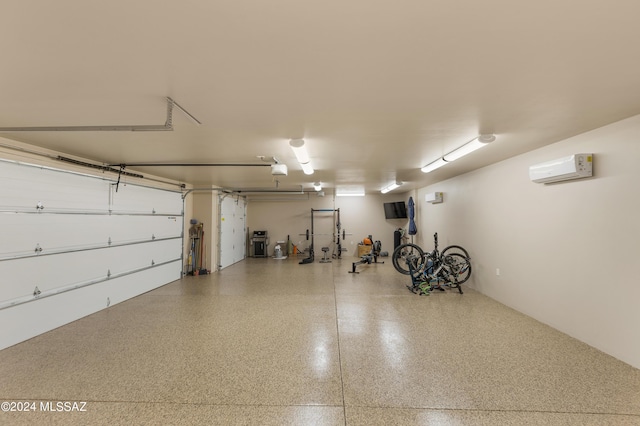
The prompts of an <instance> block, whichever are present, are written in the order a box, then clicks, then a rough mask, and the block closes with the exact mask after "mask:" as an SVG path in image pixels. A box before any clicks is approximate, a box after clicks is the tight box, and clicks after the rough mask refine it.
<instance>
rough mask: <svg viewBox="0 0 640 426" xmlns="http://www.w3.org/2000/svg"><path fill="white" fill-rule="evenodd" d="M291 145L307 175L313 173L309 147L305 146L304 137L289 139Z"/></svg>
mask: <svg viewBox="0 0 640 426" xmlns="http://www.w3.org/2000/svg"><path fill="white" fill-rule="evenodd" d="M289 146H290V147H291V149H292V150H293V153H294V154H295V156H296V159H297V160H298V163H300V166H301V167H302V171H303V172H304V174H306V175H312V174H313V166H311V162H310V161H311V160H310V159H309V153H308V152H307V148H306V147H305V146H304V139H291V140H290V141H289Z"/></svg>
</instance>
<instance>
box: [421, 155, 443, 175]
mask: <svg viewBox="0 0 640 426" xmlns="http://www.w3.org/2000/svg"><path fill="white" fill-rule="evenodd" d="M445 164H447V162H446V161H444V159H442V158H438V159H437V160H436V161H433V162H431V163H429V164H427V165H426V166H424V167H423V168H421V169H420V170H421V171H422V173H429V172H432V171H434V170H435V169H439V168H440V167H442V166H444V165H445Z"/></svg>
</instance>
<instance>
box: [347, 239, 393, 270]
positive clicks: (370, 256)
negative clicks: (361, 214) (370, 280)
mask: <svg viewBox="0 0 640 426" xmlns="http://www.w3.org/2000/svg"><path fill="white" fill-rule="evenodd" d="M367 239H368V240H370V241H373V237H372V236H371V235H369V237H368V238H365V240H367ZM381 249H382V243H380V241H375V242H373V244H372V245H371V251H370V252H369V253H367V254H364V255H362V256H360V260H359V261H357V262H353V263H352V264H351V270H350V271H349V273H350V274H359V273H360V272H358V271H356V267H357V266H358V265H364V264H365V263H366V264H367V265H371V264H372V263H384V262H378V256H380V250H381Z"/></svg>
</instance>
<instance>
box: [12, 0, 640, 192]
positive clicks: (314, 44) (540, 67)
mask: <svg viewBox="0 0 640 426" xmlns="http://www.w3.org/2000/svg"><path fill="white" fill-rule="evenodd" d="M639 16H640V2H639V1H637V0H617V1H615V2H603V1H600V0H538V1H532V2H519V1H513V0H483V1H477V0H466V1H465V0H460V1H451V0H415V1H414V0H398V1H394V2H390V1H379V0H347V1H345V0H342V1H337V0H323V1H300V0H270V1H259V0H254V1H241V0H238V1H214V0H188V1H185V0H183V1H158V0H153V1H152V0H137V1H130V0H127V1H124V0H110V1H104V2H102V1H86V0H58V1H55V2H48V1H40V2H35V1H24V0H4V1H3V2H2V14H1V16H0V52H2V53H1V58H2V63H1V66H0V127H15V126H83V125H96V126H99V125H141V124H156V125H162V124H164V122H165V118H166V115H165V114H166V97H171V98H173V99H174V100H175V101H176V102H178V103H179V104H180V105H181V106H183V107H184V108H185V109H186V110H188V111H189V112H190V113H191V114H193V115H194V116H195V117H196V118H197V119H198V120H200V121H201V122H202V125H200V126H196V125H195V124H193V123H192V122H191V121H189V120H188V119H187V118H186V116H185V115H183V114H182V113H180V112H179V111H177V110H174V113H173V125H174V130H173V131H171V132H53V131H49V132H10V133H2V134H0V136H4V137H7V138H10V139H15V140H19V141H24V142H28V143H32V144H34V145H38V146H43V147H47V148H50V149H54V150H58V151H62V152H65V153H68V154H71V155H77V156H81V157H85V158H89V159H92V160H95V161H98V162H103V163H113V164H120V163H125V164H126V163H137V162H210V163H259V162H260V160H259V159H258V158H256V157H257V156H259V155H264V156H267V157H271V156H275V157H277V158H278V159H279V160H280V162H282V163H285V164H286V165H287V166H288V168H289V174H288V176H286V177H281V178H279V181H280V183H279V186H280V187H281V188H283V187H286V188H289V187H293V186H295V185H304V187H305V189H311V183H312V182H314V181H320V182H322V183H323V185H324V186H325V188H335V187H340V186H344V185H363V186H365V187H366V190H367V191H368V192H377V191H379V189H380V188H382V187H383V186H385V185H386V184H388V183H390V182H391V181H393V180H395V179H398V180H402V181H404V182H406V184H405V185H404V186H403V187H402V189H401V190H407V189H411V188H417V187H422V186H425V185H427V184H429V183H433V182H436V181H439V180H442V179H445V178H448V177H452V176H455V175H457V174H460V173H464V172H467V171H470V170H473V169H476V168H478V167H482V166H485V165H488V164H491V163H494V162H497V161H500V160H503V159H505V158H508V157H511V156H514V155H517V154H519V153H522V152H526V151H529V150H531V149H535V148H537V147H540V146H543V145H546V144H550V143H553V142H556V141H559V140H562V139H565V138H567V137H570V136H572V135H576V134H579V133H582V132H584V131H587V130H590V129H593V128H597V127H600V126H602V125H605V124H608V123H611V122H614V121H617V120H620V119H623V118H626V117H629V116H632V115H636V114H639V113H640V96H639V94H640V77H639V76H640V54H639V50H638V42H639V41H640V25H638V24H637V20H638V17H639ZM479 133H495V134H496V136H497V139H496V141H495V142H493V143H491V144H490V145H488V146H487V147H486V148H484V149H482V150H480V151H476V152H475V153H473V154H471V155H469V156H467V157H465V158H463V159H460V160H458V161H456V162H455V163H452V164H449V165H447V166H445V167H443V168H442V169H439V170H437V171H435V172H433V173H430V174H423V173H421V172H420V170H419V169H420V167H422V166H424V165H425V164H427V163H429V162H431V161H433V160H435V159H436V158H438V157H439V156H441V155H443V154H445V153H447V152H449V151H451V150H452V149H453V148H455V147H457V146H459V145H461V144H462V143H464V142H465V141H468V140H470V139H472V138H474V137H475V136H476V135H478V134H479ZM291 138H304V139H305V140H306V141H307V147H308V150H309V153H310V156H311V162H312V164H313V166H314V168H315V169H316V173H315V174H314V175H312V176H307V175H304V174H303V173H302V171H301V169H300V167H299V165H298V164H297V162H296V161H295V157H294V155H293V152H292V151H291V150H290V148H289V146H288V140H289V139H291ZM136 169H137V170H139V171H141V172H142V173H151V174H155V175H159V176H164V177H168V178H172V179H177V180H180V181H183V182H188V183H193V184H195V185H198V186H202V185H218V186H223V187H234V188H248V187H268V188H272V187H274V185H275V182H274V181H273V176H271V172H270V168H269V167H209V168H194V167H172V168H153V167H136Z"/></svg>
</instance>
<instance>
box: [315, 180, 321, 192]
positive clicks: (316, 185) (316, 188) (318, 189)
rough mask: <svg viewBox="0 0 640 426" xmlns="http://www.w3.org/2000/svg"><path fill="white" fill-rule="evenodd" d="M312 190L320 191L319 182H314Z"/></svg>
mask: <svg viewBox="0 0 640 426" xmlns="http://www.w3.org/2000/svg"><path fill="white" fill-rule="evenodd" d="M313 189H315V190H316V191H320V190H321V189H322V185H321V184H320V182H314V184H313Z"/></svg>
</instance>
